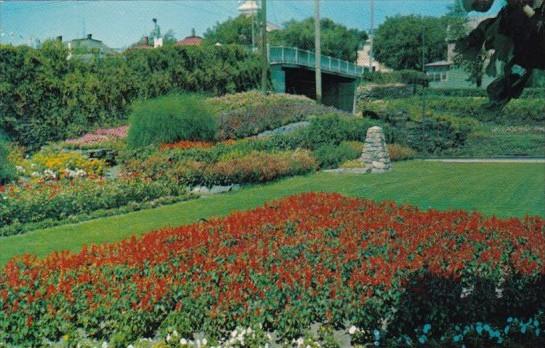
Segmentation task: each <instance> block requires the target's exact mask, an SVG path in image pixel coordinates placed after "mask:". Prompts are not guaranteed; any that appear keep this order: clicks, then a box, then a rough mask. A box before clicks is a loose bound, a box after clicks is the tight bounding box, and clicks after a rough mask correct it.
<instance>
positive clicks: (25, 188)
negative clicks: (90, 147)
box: [0, 179, 186, 236]
mask: <svg viewBox="0 0 545 348" xmlns="http://www.w3.org/2000/svg"><path fill="white" fill-rule="evenodd" d="M185 192H186V190H185V189H184V188H183V187H180V186H178V185H175V184H170V185H168V184H165V183H158V182H150V181H148V180H140V179H138V180H125V179H119V180H113V181H107V180H104V179H94V180H91V179H79V180H74V181H67V180H60V181H49V182H29V183H20V184H17V185H8V186H6V188H5V189H4V192H0V236H6V235H13V234H19V233H24V232H26V231H27V226H26V225H27V224H36V223H41V224H42V225H44V226H47V225H51V223H50V222H54V221H59V220H66V219H74V217H75V216H76V215H80V214H90V213H93V212H96V211H98V210H107V209H113V208H119V207H123V206H126V205H128V204H131V203H142V202H149V201H154V200H157V199H159V198H162V197H165V198H166V197H178V196H184V195H185Z"/></svg>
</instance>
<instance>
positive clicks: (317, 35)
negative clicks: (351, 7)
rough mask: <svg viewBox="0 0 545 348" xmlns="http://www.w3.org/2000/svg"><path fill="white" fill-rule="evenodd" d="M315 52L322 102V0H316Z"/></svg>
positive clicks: (318, 100) (319, 96)
mask: <svg viewBox="0 0 545 348" xmlns="http://www.w3.org/2000/svg"><path fill="white" fill-rule="evenodd" d="M314 52H315V57H316V101H317V102H318V103H322V70H321V56H322V50H321V40H320V0H314Z"/></svg>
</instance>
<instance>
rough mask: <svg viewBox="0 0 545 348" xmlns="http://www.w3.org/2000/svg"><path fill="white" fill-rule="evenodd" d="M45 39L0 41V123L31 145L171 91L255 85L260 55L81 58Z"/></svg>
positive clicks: (169, 52) (131, 53) (225, 51)
mask: <svg viewBox="0 0 545 348" xmlns="http://www.w3.org/2000/svg"><path fill="white" fill-rule="evenodd" d="M67 57H68V50H67V49H66V48H65V47H64V46H63V45H62V44H60V43H59V42H53V41H49V42H46V43H44V45H43V47H42V48H41V49H32V48H30V47H26V46H17V47H13V46H7V45H0V128H3V129H5V130H6V132H7V133H8V134H9V135H10V136H11V138H12V139H13V140H14V141H16V142H18V143H19V144H22V145H25V146H28V147H31V148H38V147H39V146H40V145H42V144H44V143H46V142H48V141H56V140H61V139H65V138H67V137H72V136H75V135H79V134H81V133H83V132H84V131H87V130H89V129H90V128H93V127H98V126H104V125H109V124H116V123H119V122H124V120H126V117H127V110H128V106H129V105H130V104H131V103H132V102H133V101H135V100H137V99H147V98H152V97H156V96H161V95H165V94H168V93H170V92H176V91H191V92H206V93H209V94H213V95H222V94H225V93H235V92H240V91H244V90H248V89H251V88H255V87H256V86H257V85H258V81H259V76H260V66H259V59H258V57H257V55H254V54H253V53H249V52H247V51H245V50H244V49H242V48H240V47H236V46H221V47H216V46H212V47H163V48H159V49H151V50H128V51H126V52H124V53H123V54H121V55H117V56H112V57H105V58H101V59H95V60H91V61H86V62H83V61H81V60H78V59H76V58H72V59H69V60H67Z"/></svg>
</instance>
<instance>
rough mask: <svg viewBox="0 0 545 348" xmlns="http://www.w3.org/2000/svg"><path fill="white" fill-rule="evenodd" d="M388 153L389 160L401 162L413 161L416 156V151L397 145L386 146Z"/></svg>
mask: <svg viewBox="0 0 545 348" xmlns="http://www.w3.org/2000/svg"><path fill="white" fill-rule="evenodd" d="M387 147H388V153H389V154H390V160H392V161H403V160H408V159H413V158H414V157H415V156H416V151H414V150H413V149H411V148H410V147H407V146H403V145H399V144H388V145H387Z"/></svg>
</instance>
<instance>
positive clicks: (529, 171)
mask: <svg viewBox="0 0 545 348" xmlns="http://www.w3.org/2000/svg"><path fill="white" fill-rule="evenodd" d="M544 182H545V166H544V165H543V164H513V163H506V164H504V163H483V164H473V163H463V164H459V163H436V162H423V161H411V162H403V163H396V164H395V165H394V170H393V171H392V172H390V173H387V174H382V175H354V174H340V175H339V174H329V173H318V174H314V175H308V176H303V177H294V178H289V179H285V180H280V181H277V182H274V183H272V184H267V185H255V186H249V187H245V188H243V189H242V190H241V191H238V192H234V193H229V194H224V195H219V196H213V197H209V198H203V199H198V200H194V201H189V202H182V203H178V204H174V205H170V206H164V207H160V208H157V209H149V210H143V211H139V212H135V213H130V214H126V215H120V216H115V217H108V218H103V219H97V220H92V221H88V222H84V223H80V224H75V225H63V226H58V227H54V228H49V229H44V230H36V231H33V232H29V233H27V234H24V235H20V236H12V237H4V238H0V265H4V264H5V263H6V262H7V261H8V260H9V259H10V258H11V257H13V256H16V255H19V254H22V253H30V254H34V255H37V256H45V255H47V254H49V253H50V252H52V251H58V250H71V251H78V250H79V249H80V248H81V247H82V246H83V245H85V244H97V243H105V242H113V241H118V240H122V239H125V238H128V237H130V236H132V235H140V234H142V233H145V232H148V231H151V230H154V229H159V228H163V227H167V226H179V225H183V224H188V223H192V222H195V221H197V220H199V219H207V218H209V217H211V216H223V215H227V214H229V213H230V212H233V211H236V210H246V209H251V208H254V207H257V206H259V205H262V204H263V203H265V202H266V201H269V200H272V199H277V198H280V197H284V196H287V195H292V194H296V193H300V192H309V191H321V192H339V193H341V194H344V195H349V196H356V197H365V198H370V199H374V200H378V201H382V200H394V201H396V202H399V203H405V204H412V205H416V206H418V207H419V208H422V209H428V208H432V207H433V208H435V209H439V210H446V209H466V210H478V211H479V212H481V213H483V214H485V215H497V216H502V217H508V216H524V215H526V214H529V215H540V216H545V185H544V184H543V183H544Z"/></svg>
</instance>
